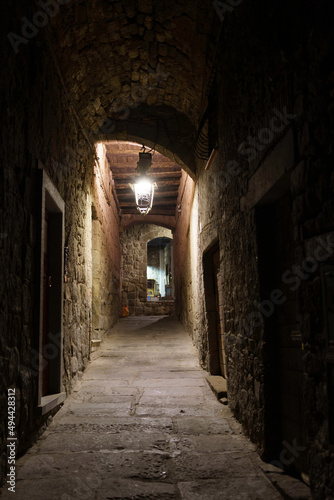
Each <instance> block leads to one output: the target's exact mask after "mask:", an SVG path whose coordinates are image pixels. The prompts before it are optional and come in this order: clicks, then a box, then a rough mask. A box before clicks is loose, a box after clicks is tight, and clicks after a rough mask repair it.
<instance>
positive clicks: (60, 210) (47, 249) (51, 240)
mask: <svg viewBox="0 0 334 500" xmlns="http://www.w3.org/2000/svg"><path fill="white" fill-rule="evenodd" d="M40 193H41V195H40V199H41V205H40V266H39V274H40V300H39V305H40V307H39V342H38V360H39V363H38V378H39V383H38V407H39V410H40V412H41V414H42V415H44V414H45V413H47V412H49V411H50V410H51V409H52V408H54V407H56V406H58V405H59V404H60V403H61V402H62V401H64V399H65V393H64V392H63V391H62V358H63V355H62V354H63V352H62V349H63V347H62V346H63V282H64V211H65V204H64V202H63V200H62V198H61V197H60V195H59V193H58V191H57V190H56V188H55V186H54V185H53V183H52V182H51V180H50V179H49V177H48V176H47V174H46V173H45V171H44V170H40Z"/></svg>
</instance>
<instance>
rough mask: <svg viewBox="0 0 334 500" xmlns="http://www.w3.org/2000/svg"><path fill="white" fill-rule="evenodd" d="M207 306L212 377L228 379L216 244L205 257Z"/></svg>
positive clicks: (209, 357)
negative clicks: (219, 376)
mask: <svg viewBox="0 0 334 500" xmlns="http://www.w3.org/2000/svg"><path fill="white" fill-rule="evenodd" d="M203 270H204V290H205V306H206V315H207V323H208V369H209V372H210V374H211V375H221V376H222V377H224V378H226V360H225V349H224V332H223V323H222V309H223V299H222V279H221V274H220V257H219V244H218V242H216V243H214V244H213V245H212V246H211V247H210V248H209V249H208V250H207V251H206V252H205V253H204V255H203Z"/></svg>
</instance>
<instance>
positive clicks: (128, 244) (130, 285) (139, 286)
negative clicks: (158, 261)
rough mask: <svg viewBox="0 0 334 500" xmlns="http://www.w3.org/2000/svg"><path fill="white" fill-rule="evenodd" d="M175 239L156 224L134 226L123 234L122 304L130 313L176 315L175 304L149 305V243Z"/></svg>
mask: <svg viewBox="0 0 334 500" xmlns="http://www.w3.org/2000/svg"><path fill="white" fill-rule="evenodd" d="M160 237H167V238H171V239H173V235H172V232H171V230H170V229H167V228H166V227H162V226H158V225H155V224H133V225H131V226H130V227H128V228H127V229H125V230H124V232H123V235H122V304H124V305H128V306H129V311H130V314H132V315H145V314H153V315H155V314H172V313H173V312H174V305H171V304H167V305H166V304H160V305H159V303H153V304H150V303H148V302H147V288H146V287H147V283H146V270H147V243H148V242H149V241H151V240H153V239H155V238H160Z"/></svg>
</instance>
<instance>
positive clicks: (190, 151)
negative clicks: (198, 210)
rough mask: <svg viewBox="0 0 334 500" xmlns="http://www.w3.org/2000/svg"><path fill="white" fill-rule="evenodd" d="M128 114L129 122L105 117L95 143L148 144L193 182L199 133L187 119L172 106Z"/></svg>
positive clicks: (146, 107) (135, 110)
mask: <svg viewBox="0 0 334 500" xmlns="http://www.w3.org/2000/svg"><path fill="white" fill-rule="evenodd" d="M129 111H130V115H129V117H128V118H127V119H119V117H115V115H112V114H111V115H110V116H109V117H106V118H105V119H104V120H103V122H102V124H101V125H100V127H99V129H98V132H97V134H94V140H95V142H100V141H105V142H108V141H113V140H117V141H125V142H127V141H128V142H136V143H138V144H145V146H148V147H150V148H153V149H155V150H156V151H158V152H159V153H161V154H163V155H164V156H166V157H167V158H169V159H171V160H172V161H173V162H175V163H177V164H178V165H179V166H180V167H181V168H182V169H183V170H184V171H185V172H186V173H187V174H188V175H190V177H192V178H193V179H194V178H195V176H196V160H195V155H194V144H195V138H196V131H195V128H194V126H193V124H192V123H191V122H190V120H189V119H188V118H187V116H185V115H184V114H182V113H180V112H178V111H177V110H176V109H174V108H172V107H169V106H159V107H153V106H147V105H145V104H142V105H140V106H137V107H136V108H135V109H130V108H129Z"/></svg>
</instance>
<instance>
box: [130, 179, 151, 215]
mask: <svg viewBox="0 0 334 500" xmlns="http://www.w3.org/2000/svg"><path fill="white" fill-rule="evenodd" d="M134 190H135V196H136V204H137V209H138V210H139V212H140V213H141V214H142V215H147V214H148V213H149V211H150V210H151V208H152V204H153V196H154V184H153V183H152V182H151V181H150V179H149V178H148V177H140V178H139V179H138V180H137V182H136V183H135V185H134Z"/></svg>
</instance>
